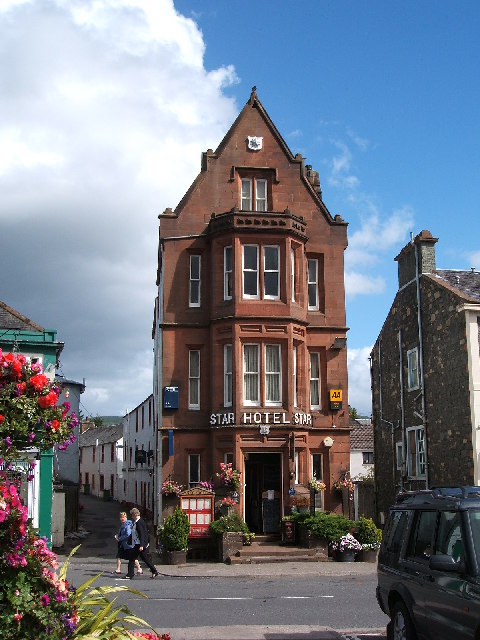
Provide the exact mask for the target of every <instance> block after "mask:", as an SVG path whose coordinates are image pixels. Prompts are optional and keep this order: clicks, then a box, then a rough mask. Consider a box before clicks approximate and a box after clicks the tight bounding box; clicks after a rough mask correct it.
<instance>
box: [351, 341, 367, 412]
mask: <svg viewBox="0 0 480 640" xmlns="http://www.w3.org/2000/svg"><path fill="white" fill-rule="evenodd" d="M371 351H372V347H361V348H360V349H348V352H347V362H348V403H349V405H350V406H351V407H355V409H356V410H357V411H358V413H359V414H360V415H365V416H370V415H371V413H372V395H371V388H370V387H371V383H370V363H369V359H368V358H369V356H370V353H371Z"/></svg>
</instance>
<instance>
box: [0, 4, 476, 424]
mask: <svg viewBox="0 0 480 640" xmlns="http://www.w3.org/2000/svg"><path fill="white" fill-rule="evenodd" d="M479 33H480V5H479V4H478V3H476V2H469V1H465V2H438V1H437V2H430V1H420V2H408V1H407V2H401V3H400V2H385V1H382V2H380V1H376V0H372V1H369V2H361V1H360V2H342V1H338V0H337V1H335V2H333V1H332V2H326V1H323V0H316V1H314V2H310V3H297V2H286V1H285V2H270V1H266V0H265V1H258V0H257V1H256V2H254V1H250V0H245V1H243V2H237V3H232V2H221V1H213V0H176V1H175V2H174V4H173V3H172V1H171V0H155V1H154V0H128V1H127V0H116V2H113V1H109V0H98V1H97V2H95V3H94V2H93V0H92V1H90V0H77V1H75V2H64V1H63V0H43V1H38V2H37V1H29V0H0V86H1V87H2V100H1V101H0V193H1V194H2V197H1V198H0V223H1V225H2V234H1V236H0V267H1V272H2V280H1V283H2V284H1V287H0V299H1V300H3V301H4V302H6V303H7V304H9V305H11V306H12V307H14V308H15V309H17V310H18V311H20V312H21V313H24V314H25V315H27V316H29V317H31V318H32V319H33V320H35V321H36V322H39V323H40V324H43V325H44V326H45V327H53V328H56V329H57V330H58V334H59V338H60V339H61V340H64V341H65V349H64V352H63V354H62V368H63V372H64V373H65V375H66V376H67V377H72V378H76V379H80V380H81V379H82V378H84V377H85V378H86V382H87V391H86V392H85V395H84V397H83V404H84V412H85V413H89V414H93V415H96V414H104V415H105V414H117V415H120V414H122V413H123V412H124V411H125V410H126V409H132V408H133V407H134V406H136V405H137V404H138V403H140V402H141V401H142V400H143V399H144V398H145V397H147V396H148V395H149V393H150V392H151V388H152V383H151V379H152V375H151V360H152V343H151V325H152V311H153V300H154V296H155V286H154V284H155V269H156V248H157V231H158V220H157V215H158V213H159V212H160V211H163V210H164V209H165V208H166V207H169V206H170V207H175V205H176V204H177V203H178V201H179V200H180V198H181V197H182V195H183V194H184V192H185V191H186V190H187V188H188V186H189V185H190V183H191V181H192V180H193V178H194V177H195V175H196V174H197V173H198V171H199V170H200V155H201V152H202V151H205V150H206V149H208V148H215V147H216V146H217V144H218V143H219V142H220V140H221V139H222V137H223V135H224V134H225V132H226V131H227V130H228V128H229V127H230V125H231V124H232V122H233V120H234V119H235V117H236V115H237V114H238V112H239V111H240V110H241V108H242V107H243V105H244V104H245V102H246V101H247V99H248V97H249V95H250V91H251V87H252V86H253V85H256V86H257V91H258V95H259V98H260V100H261V101H262V103H263V105H264V107H265V108H266V109H267V111H268V113H269V115H270V116H271V118H272V119H273V121H274V122H275V124H276V126H277V127H278V129H279V131H280V132H281V134H282V135H283V137H284V138H285V140H286V142H287V144H288V145H289V146H290V148H291V150H292V152H293V153H301V154H302V155H303V156H305V157H306V162H307V163H308V164H311V165H313V167H314V168H315V169H316V170H317V171H319V173H320V180H321V184H322V189H323V198H324V201H325V203H326V205H327V206H328V208H329V210H330V211H331V213H332V214H337V213H339V214H341V215H342V216H343V217H344V218H345V219H346V220H347V221H348V222H349V228H348V233H349V248H348V249H347V252H346V288H347V323H348V325H349V326H350V331H349V334H348V351H349V378H350V404H352V405H353V406H355V407H356V408H357V409H358V410H359V411H360V412H361V413H364V414H369V413H370V397H369V376H368V353H369V351H370V348H371V346H372V344H373V342H374V341H375V338H376V337H377V335H378V333H379V331H380V328H381V326H382V323H383V320H384V319H385V316H386V314H387V313H388V309H389V307H390V304H391V302H392V300H393V297H394V295H395V291H396V284H397V280H396V263H395V262H394V257H395V256H396V255H397V253H398V252H399V251H400V249H401V248H402V247H403V246H404V245H405V244H406V242H407V241H408V239H409V235H410V232H413V233H414V234H416V233H418V232H419V231H421V230H422V229H429V230H430V231H431V232H432V234H433V235H434V236H436V237H438V238H439V242H438V244H437V245H436V247H437V266H438V267H439V268H457V269H468V268H470V267H472V266H475V267H477V268H480V242H479V240H478V237H479V234H478V226H479V223H478V216H477V212H476V208H477V202H478V201H479V196H480V175H479V173H480V170H479V167H480V157H479V155H480V151H479V143H480V135H479V134H480V130H479V129H480V124H479V117H478V116H479V109H478V105H479V103H480V100H479V98H480V96H479V93H480V89H479V87H480V78H479V75H480V72H479V60H480V38H479V37H478V34H479ZM20 256H21V257H20Z"/></svg>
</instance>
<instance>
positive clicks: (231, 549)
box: [210, 512, 252, 562]
mask: <svg viewBox="0 0 480 640" xmlns="http://www.w3.org/2000/svg"><path fill="white" fill-rule="evenodd" d="M210 533H211V535H212V536H213V537H214V538H216V540H217V542H218V558H219V562H226V561H228V558H229V557H231V556H234V555H238V552H239V551H240V549H241V548H242V546H243V545H244V544H245V543H247V544H251V541H252V536H251V534H250V531H249V529H248V526H247V524H246V522H245V521H244V520H243V519H242V518H241V517H240V516H239V514H238V513H236V512H234V513H231V514H230V515H227V516H222V517H221V518H218V520H214V521H213V522H212V523H210Z"/></svg>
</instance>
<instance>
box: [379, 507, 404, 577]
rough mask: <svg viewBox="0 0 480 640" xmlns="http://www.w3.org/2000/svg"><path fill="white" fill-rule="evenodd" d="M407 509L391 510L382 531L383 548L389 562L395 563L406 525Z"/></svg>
mask: <svg viewBox="0 0 480 640" xmlns="http://www.w3.org/2000/svg"><path fill="white" fill-rule="evenodd" d="M409 515H410V512H409V511H392V512H391V514H390V517H389V519H388V520H387V523H386V525H385V530H384V532H383V540H384V549H385V552H386V553H388V557H389V558H390V561H389V564H393V565H397V563H398V558H399V555H400V550H401V548H402V543H403V539H404V534H405V530H406V527H407V523H408V519H409Z"/></svg>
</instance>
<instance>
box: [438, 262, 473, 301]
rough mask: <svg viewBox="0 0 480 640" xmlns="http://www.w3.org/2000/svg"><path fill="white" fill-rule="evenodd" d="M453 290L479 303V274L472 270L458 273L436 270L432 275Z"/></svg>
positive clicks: (450, 270) (451, 270) (455, 271)
mask: <svg viewBox="0 0 480 640" xmlns="http://www.w3.org/2000/svg"><path fill="white" fill-rule="evenodd" d="M434 275H435V276H436V277H437V278H438V279H440V280H443V281H444V282H446V283H447V284H449V285H450V286H451V287H453V288H454V289H457V290H458V291H460V292H461V293H463V294H464V295H465V296H468V297H469V298H471V299H472V300H477V301H479V302H480V272H479V271H475V270H474V269H469V270H468V271H460V270H457V269H436V271H435V274H434Z"/></svg>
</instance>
